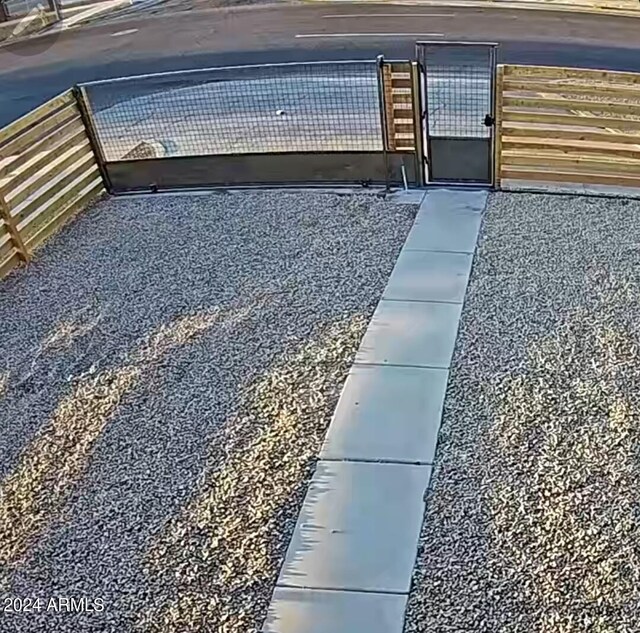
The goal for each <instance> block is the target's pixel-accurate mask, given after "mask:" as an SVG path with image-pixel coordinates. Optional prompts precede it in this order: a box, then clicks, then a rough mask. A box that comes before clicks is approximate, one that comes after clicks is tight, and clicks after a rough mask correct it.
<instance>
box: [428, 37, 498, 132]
mask: <svg viewBox="0 0 640 633" xmlns="http://www.w3.org/2000/svg"><path fill="white" fill-rule="evenodd" d="M418 56H419V61H420V62H421V64H422V65H423V68H424V69H425V75H426V89H427V112H428V126H429V128H428V129H429V135H430V136H432V137H446V138H489V137H490V135H491V131H490V130H489V129H488V128H487V127H486V126H485V125H484V118H485V115H487V114H489V113H490V112H491V110H492V108H491V106H492V85H493V83H492V73H493V65H492V49H491V48H490V47H489V46H486V45H478V46H473V45H448V46H443V45H442V44H440V45H439V44H433V45H429V44H419V46H418Z"/></svg>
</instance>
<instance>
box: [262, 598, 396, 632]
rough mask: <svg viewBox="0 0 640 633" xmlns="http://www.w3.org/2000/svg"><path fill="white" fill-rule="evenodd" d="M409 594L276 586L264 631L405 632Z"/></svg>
mask: <svg viewBox="0 0 640 633" xmlns="http://www.w3.org/2000/svg"><path fill="white" fill-rule="evenodd" d="M406 602H407V597H406V596H404V595H393V594H384V593H360V592H357V591H322V590H318V589H286V588H282V587H276V589H275V591H274V593H273V598H272V601H271V605H270V607H269V612H268V614H267V619H266V621H265V624H264V626H263V628H262V632H263V633H402V625H403V618H404V609H405V605H406Z"/></svg>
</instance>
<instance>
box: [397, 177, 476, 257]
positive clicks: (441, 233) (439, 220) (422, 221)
mask: <svg viewBox="0 0 640 633" xmlns="http://www.w3.org/2000/svg"><path fill="white" fill-rule="evenodd" d="M487 195H488V194H487V192H486V191H452V190H448V189H442V190H435V191H430V192H429V193H428V194H427V195H426V196H425V198H424V201H423V202H422V204H421V205H420V209H419V211H418V215H417V217H416V221H415V224H414V225H413V228H412V229H411V232H410V233H409V237H408V238H407V241H406V242H405V245H404V248H405V249H410V250H427V251H454V252H461V253H473V251H474V250H475V245H476V239H477V236H478V231H479V229H480V222H481V220H482V211H483V209H484V207H485V205H486V201H487Z"/></svg>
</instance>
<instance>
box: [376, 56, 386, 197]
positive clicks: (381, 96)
mask: <svg viewBox="0 0 640 633" xmlns="http://www.w3.org/2000/svg"><path fill="white" fill-rule="evenodd" d="M376 62H377V75H378V104H379V107H380V126H381V127H382V160H383V161H384V184H385V188H386V189H387V191H388V190H389V156H388V153H387V152H388V147H389V130H388V125H387V104H386V99H385V91H384V56H383V55H378V57H376Z"/></svg>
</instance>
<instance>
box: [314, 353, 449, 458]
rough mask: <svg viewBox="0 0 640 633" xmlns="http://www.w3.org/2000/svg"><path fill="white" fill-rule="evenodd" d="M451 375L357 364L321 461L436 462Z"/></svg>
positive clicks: (337, 412)
mask: <svg viewBox="0 0 640 633" xmlns="http://www.w3.org/2000/svg"><path fill="white" fill-rule="evenodd" d="M448 375H449V372H448V371H447V370H446V369H418V368H415V367H383V366H376V365H354V366H353V367H352V369H351V371H350V372H349V376H348V377H347V380H346V382H345V385H344V388H343V390H342V395H341V396H340V401H339V402H338V406H337V408H336V411H335V413H334V416H333V420H332V422H331V426H330V427H329V431H328V433H327V437H326V439H325V442H324V446H323V448H322V452H321V454H320V456H321V459H351V460H358V459H360V460H371V461H396V462H410V463H411V462H413V463H416V462H421V463H431V462H433V458H434V455H435V449H436V442H437V438H438V429H439V428H440V418H441V416H442V405H443V403H444V396H445V391H446V388H447V378H448Z"/></svg>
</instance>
